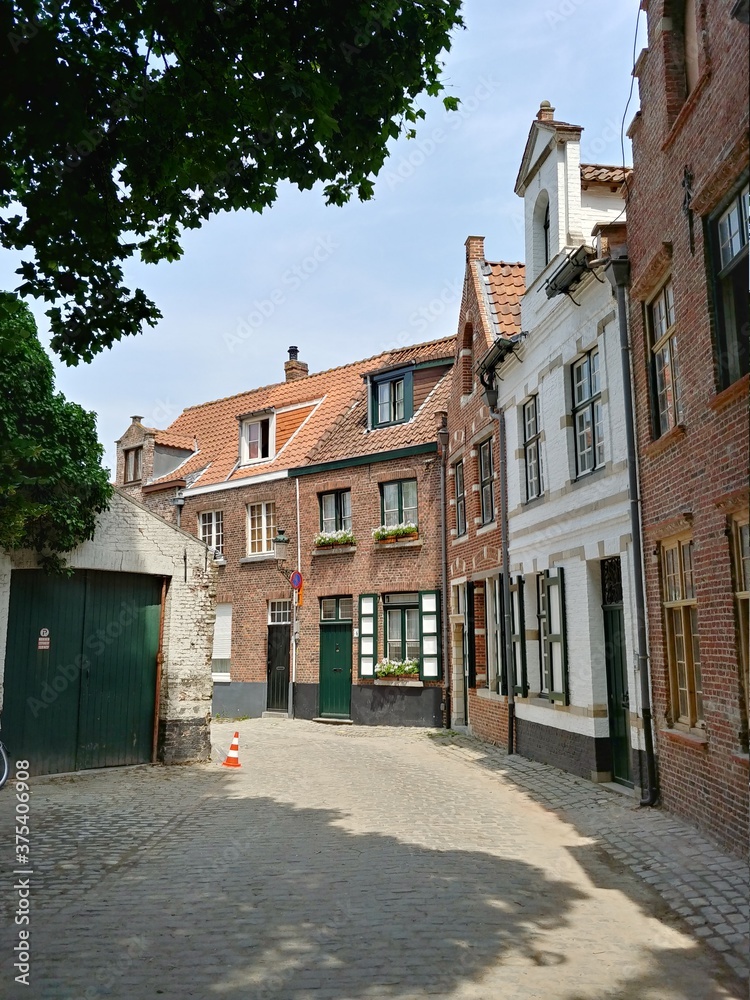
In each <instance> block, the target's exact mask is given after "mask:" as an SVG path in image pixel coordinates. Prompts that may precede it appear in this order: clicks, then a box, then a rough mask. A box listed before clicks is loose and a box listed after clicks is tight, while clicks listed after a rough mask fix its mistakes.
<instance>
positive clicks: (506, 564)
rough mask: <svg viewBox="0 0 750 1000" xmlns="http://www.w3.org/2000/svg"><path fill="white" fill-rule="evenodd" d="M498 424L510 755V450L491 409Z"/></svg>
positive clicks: (500, 413)
mask: <svg viewBox="0 0 750 1000" xmlns="http://www.w3.org/2000/svg"><path fill="white" fill-rule="evenodd" d="M490 416H491V417H492V419H493V420H496V421H497V429H498V445H499V450H500V545H501V549H502V554H503V575H502V587H503V646H504V648H505V685H506V687H507V689H508V753H509V754H512V753H515V721H516V693H515V683H516V679H515V676H514V672H513V644H512V641H511V628H512V625H511V614H510V544H509V541H508V494H507V489H508V448H507V442H506V437H505V411H504V410H498V409H496V408H495V407H493V406H491V407H490Z"/></svg>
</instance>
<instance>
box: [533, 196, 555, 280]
mask: <svg viewBox="0 0 750 1000" xmlns="http://www.w3.org/2000/svg"><path fill="white" fill-rule="evenodd" d="M531 253H532V260H533V270H534V277H536V276H537V275H538V274H541V272H542V271H543V270H544V269H545V267H546V266H547V264H549V262H550V261H551V260H552V258H553V257H554V254H555V250H554V246H553V239H552V230H551V227H550V213H549V195H548V194H547V192H546V191H540V192H539V196H538V197H537V200H536V204H535V205H534V221H533V243H532V249H531Z"/></svg>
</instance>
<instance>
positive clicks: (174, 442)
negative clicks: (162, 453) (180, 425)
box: [154, 430, 195, 451]
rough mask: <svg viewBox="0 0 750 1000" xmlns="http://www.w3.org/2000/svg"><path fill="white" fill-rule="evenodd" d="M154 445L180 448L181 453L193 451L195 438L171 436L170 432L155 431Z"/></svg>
mask: <svg viewBox="0 0 750 1000" xmlns="http://www.w3.org/2000/svg"><path fill="white" fill-rule="evenodd" d="M154 444H160V445H164V447H165V448H180V449H181V450H183V451H195V438H194V437H193V436H192V435H190V434H173V433H172V432H171V431H159V430H157V431H156V434H155V436H154Z"/></svg>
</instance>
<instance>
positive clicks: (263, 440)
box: [240, 409, 276, 465]
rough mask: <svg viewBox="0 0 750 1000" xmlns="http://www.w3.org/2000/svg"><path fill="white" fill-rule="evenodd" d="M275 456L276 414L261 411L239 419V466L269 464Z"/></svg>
mask: <svg viewBox="0 0 750 1000" xmlns="http://www.w3.org/2000/svg"><path fill="white" fill-rule="evenodd" d="M275 455H276V414H275V413H274V411H273V410H271V409H268V410H261V411H259V412H258V413H250V414H247V415H245V416H242V417H240V465H255V464H256V463H258V462H270V461H271V460H272V459H273V458H274V457H275Z"/></svg>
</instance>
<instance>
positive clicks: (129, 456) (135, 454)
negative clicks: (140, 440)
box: [125, 448, 143, 483]
mask: <svg viewBox="0 0 750 1000" xmlns="http://www.w3.org/2000/svg"><path fill="white" fill-rule="evenodd" d="M142 465H143V448H129V449H128V450H127V451H126V452H125V482H126V483H137V482H140V479H141V468H142Z"/></svg>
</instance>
